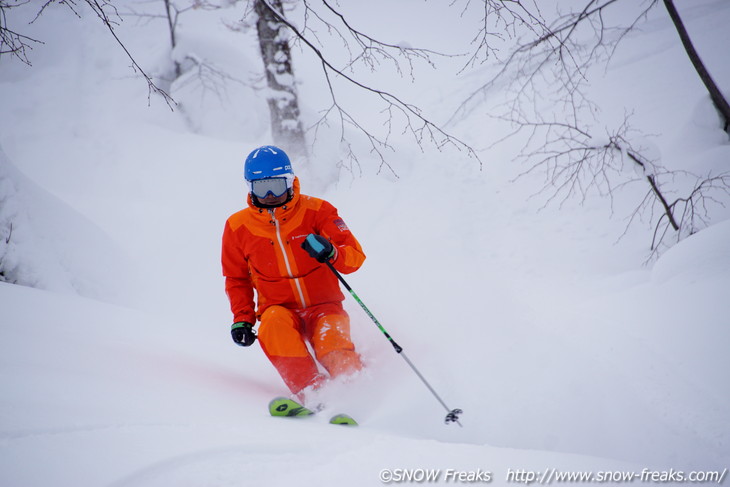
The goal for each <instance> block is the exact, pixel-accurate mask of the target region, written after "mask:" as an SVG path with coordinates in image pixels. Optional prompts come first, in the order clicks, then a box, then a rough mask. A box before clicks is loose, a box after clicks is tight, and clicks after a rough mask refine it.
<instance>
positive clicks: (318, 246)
mask: <svg viewBox="0 0 730 487" xmlns="http://www.w3.org/2000/svg"><path fill="white" fill-rule="evenodd" d="M306 242H307V244H308V245H309V247H310V248H311V249H312V250H313V251H314V252H316V253H318V254H319V253H321V252H322V251H324V245H322V243H321V242H320V241H319V240H317V236H316V235H315V234H313V233H310V234H309V235H307V239H306Z"/></svg>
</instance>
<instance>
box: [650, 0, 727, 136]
mask: <svg viewBox="0 0 730 487" xmlns="http://www.w3.org/2000/svg"><path fill="white" fill-rule="evenodd" d="M664 6H665V7H667V12H669V16H670V17H671V18H672V22H674V27H675V28H676V29H677V32H678V33H679V38H680V39H682V44H683V45H684V49H685V51H687V55H688V56H689V59H690V61H692V65H693V66H694V67H695V69H696V70H697V73H698V74H699V75H700V79H701V80H702V82H703V83H704V84H705V87H707V91H709V92H710V98H712V102H713V103H714V104H715V107H716V108H717V110H718V111H719V112H720V115H721V116H722V118H723V119H724V123H725V125H724V127H723V130H725V132H727V133H728V134H730V105H729V104H728V102H727V100H726V99H725V97H724V96H723V94H722V92H721V91H720V88H718V87H717V85H716V84H715V81H714V80H713V79H712V76H710V73H709V71H707V68H706V67H705V64H704V63H703V62H702V59H700V56H699V54H697V51H696V50H695V48H694V45H693V44H692V40H691V39H690V38H689V34H688V33H687V29H685V27H684V23H683V22H682V19H681V17H680V16H679V12H677V9H676V8H675V6H674V0H664Z"/></svg>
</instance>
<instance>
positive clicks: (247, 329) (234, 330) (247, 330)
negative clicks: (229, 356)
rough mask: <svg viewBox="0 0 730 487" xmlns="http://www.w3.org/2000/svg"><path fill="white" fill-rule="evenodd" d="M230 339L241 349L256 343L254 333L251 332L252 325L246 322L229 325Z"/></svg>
mask: <svg viewBox="0 0 730 487" xmlns="http://www.w3.org/2000/svg"><path fill="white" fill-rule="evenodd" d="M231 337H233V341H234V342H236V345H240V346H242V347H250V346H251V345H253V342H255V341H256V333H254V331H253V325H252V324H251V323H249V322H247V321H239V322H237V323H233V325H231Z"/></svg>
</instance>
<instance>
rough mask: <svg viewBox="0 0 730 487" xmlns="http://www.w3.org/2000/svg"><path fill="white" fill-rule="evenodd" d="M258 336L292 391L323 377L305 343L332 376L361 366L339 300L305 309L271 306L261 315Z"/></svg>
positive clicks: (320, 380) (317, 383) (318, 380)
mask: <svg viewBox="0 0 730 487" xmlns="http://www.w3.org/2000/svg"><path fill="white" fill-rule="evenodd" d="M258 339H259V343H260V345H261V348H262V349H263V351H264V353H265V354H266V356H267V357H268V359H269V360H270V361H271V363H272V364H273V365H274V367H276V370H277V371H278V372H279V375H281V378H282V379H283V380H284V382H285V383H286V385H287V387H289V390H291V392H292V393H293V394H297V393H299V392H300V391H301V390H302V389H304V388H306V387H309V386H313V387H314V388H315V389H316V388H317V387H319V386H320V385H321V383H322V382H323V381H324V380H325V379H326V376H325V375H323V374H322V373H320V372H319V369H318V368H317V363H316V362H315V360H314V358H313V357H312V354H311V353H310V352H309V349H308V348H307V342H309V344H310V345H311V347H312V350H313V351H314V355H315V357H316V359H317V361H318V362H319V363H320V364H322V366H323V367H324V368H325V369H326V370H327V372H328V373H329V376H330V377H332V378H334V377H337V376H339V375H343V374H345V375H347V374H352V373H354V372H357V371H358V370H360V369H362V362H361V361H360V356H359V355H358V354H357V352H356V351H355V345H353V343H352V340H351V339H350V319H349V317H348V316H347V313H346V312H345V310H344V309H342V305H341V304H339V303H326V304H321V305H317V306H312V307H309V308H306V309H289V308H285V307H283V306H270V307H268V308H267V309H266V310H265V311H264V313H263V315H262V316H261V324H260V325H259V331H258Z"/></svg>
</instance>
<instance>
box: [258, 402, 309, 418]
mask: <svg viewBox="0 0 730 487" xmlns="http://www.w3.org/2000/svg"><path fill="white" fill-rule="evenodd" d="M269 413H270V414H271V415H272V416H284V417H290V418H291V417H302V416H311V415H312V414H314V411H312V410H311V409H307V408H306V407H304V406H302V405H301V404H299V403H298V402H296V401H293V400H291V399H289V398H288V397H277V398H275V399H272V400H271V402H270V403H269Z"/></svg>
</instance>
